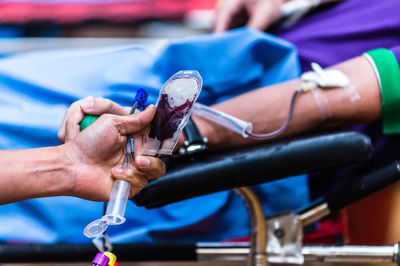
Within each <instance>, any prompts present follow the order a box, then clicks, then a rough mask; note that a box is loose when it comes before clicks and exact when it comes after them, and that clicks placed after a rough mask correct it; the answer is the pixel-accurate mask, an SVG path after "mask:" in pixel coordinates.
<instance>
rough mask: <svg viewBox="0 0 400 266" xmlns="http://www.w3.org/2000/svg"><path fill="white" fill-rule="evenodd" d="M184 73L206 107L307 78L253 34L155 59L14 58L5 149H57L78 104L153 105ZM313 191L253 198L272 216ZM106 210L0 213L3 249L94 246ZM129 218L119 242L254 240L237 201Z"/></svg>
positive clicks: (2, 118)
mask: <svg viewBox="0 0 400 266" xmlns="http://www.w3.org/2000/svg"><path fill="white" fill-rule="evenodd" d="M183 69H196V70H198V71H199V72H200V74H201V75H202V77H203V80H204V88H203V90H202V93H201V95H200V98H199V101H200V102H202V103H205V104H212V103H216V102H219V101H223V100H226V99H229V98H231V97H233V96H235V95H238V94H241V93H244V92H246V91H249V90H252V89H254V88H258V87H262V86H265V85H269V84H273V83H277V82H280V81H284V80H288V79H292V78H296V77H298V76H299V74H300V69H299V64H298V58H297V53H296V51H295V49H294V47H293V46H292V45H291V44H289V43H287V42H285V41H283V40H281V39H278V38H276V37H273V36H270V35H267V34H265V33H261V32H258V31H255V30H250V29H239V30H234V31H231V32H228V33H224V34H219V35H212V34H211V35H203V36H196V37H191V38H188V39H184V40H179V41H175V42H172V43H170V44H168V45H167V46H166V47H165V48H164V49H161V50H159V51H158V52H157V53H154V52H150V51H148V50H147V49H146V48H145V47H139V46H131V47H126V46H125V47H113V48H107V49H105V48H91V49H68V50H54V51H45V52H32V53H27V54H17V55H14V56H10V57H7V58H2V59H0V95H1V97H0V148H1V149H24V148H35V147H43V146H52V145H59V144H60V143H59V141H58V140H57V137H56V135H57V131H58V128H59V126H60V124H61V121H62V118H63V115H64V113H65V111H66V110H67V108H68V106H69V105H70V104H71V103H72V102H74V101H76V100H78V99H81V98H84V97H86V96H88V95H92V96H94V97H106V98H109V99H111V100H114V101H116V102H118V103H120V104H122V105H130V101H131V100H132V98H133V96H134V94H135V91H136V90H137V89H138V88H145V89H146V90H147V91H148V92H149V94H150V96H149V101H150V102H152V103H154V102H155V101H156V98H157V96H158V91H159V89H160V88H161V86H162V84H163V83H164V82H165V81H166V80H167V79H168V78H169V77H170V76H171V75H172V74H174V73H175V72H177V71H179V70H183ZM258 104H263V103H258ZM238 108H239V107H238ZM263 115H265V114H263ZM268 115H273V114H268ZM282 163H284V162H282ZM27 178H29V177H27ZM306 183H307V182H306V176H301V177H297V178H291V179H290V180H285V181H278V182H274V183H270V184H264V185H260V186H257V187H256V191H257V193H258V194H259V195H260V196H261V198H262V201H263V204H264V205H265V208H266V211H267V213H269V214H271V213H273V212H275V211H278V210H286V209H292V208H296V207H299V206H301V205H303V204H306V203H307V202H308V189H307V184H306ZM102 208H103V204H102V203H98V202H89V201H85V200H81V199H77V198H72V197H53V198H41V199H33V200H28V201H24V202H20V203H15V204H8V205H4V206H0V241H31V242H44V243H55V242H88V241H89V239H87V238H85V237H84V236H83V234H82V230H83V228H84V227H85V226H86V224H88V223H89V222H91V221H92V220H94V219H97V218H99V217H101V215H102ZM126 218H127V222H126V223H125V224H123V225H120V226H114V227H111V228H110V229H109V231H108V232H109V234H110V236H111V238H112V240H114V241H119V242H129V241H164V240H165V241H208V240H221V239H227V238H233V237H238V236H243V235H246V234H247V233H248V221H247V214H246V213H245V208H244V206H243V203H241V201H240V200H239V198H238V197H237V196H235V195H234V194H233V193H232V192H221V193H216V194H212V195H208V196H203V197H199V198H195V199H191V200H186V201H183V202H179V203H175V204H171V205H169V206H165V207H163V208H159V209H154V210H146V209H144V208H139V207H137V206H135V205H134V204H133V203H129V204H128V207H127V211H126Z"/></svg>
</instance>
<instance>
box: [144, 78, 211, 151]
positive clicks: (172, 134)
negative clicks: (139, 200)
mask: <svg viewBox="0 0 400 266" xmlns="http://www.w3.org/2000/svg"><path fill="white" fill-rule="evenodd" d="M202 85H203V81H202V79H201V76H200V74H199V72H197V71H195V70H184V71H179V72H177V73H176V74H174V75H173V76H172V77H171V78H169V79H168V80H167V82H166V83H165V84H164V86H163V87H162V89H161V91H160V94H159V97H158V100H157V103H156V107H157V112H156V115H155V117H154V119H153V121H152V123H151V126H150V131H149V133H148V134H147V135H146V136H145V137H144V139H143V149H142V154H144V155H151V156H154V155H156V154H159V155H171V154H172V152H173V150H174V147H175V146H176V144H177V142H178V140H179V137H180V135H181V133H182V130H183V128H184V127H185V125H186V123H187V121H188V120H189V117H190V114H191V110H192V107H193V105H194V103H195V102H196V100H197V98H198V96H199V94H200V92H201V88H202Z"/></svg>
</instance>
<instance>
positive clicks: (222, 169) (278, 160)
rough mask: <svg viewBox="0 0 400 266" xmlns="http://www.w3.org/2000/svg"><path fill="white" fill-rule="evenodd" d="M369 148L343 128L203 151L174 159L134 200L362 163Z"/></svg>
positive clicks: (174, 197)
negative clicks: (190, 157)
mask: <svg viewBox="0 0 400 266" xmlns="http://www.w3.org/2000/svg"><path fill="white" fill-rule="evenodd" d="M371 151H372V148H371V141H370V139H369V138H368V137H367V136H365V135H363V134H361V133H357V132H341V133H331V134H325V135H319V136H313V137H307V138H301V139H294V140H286V141H281V142H276V143H270V144H261V143H260V145H257V146H253V147H250V148H246V149H240V150H235V151H229V152H223V153H216V154H205V155H204V154H203V155H201V156H200V158H197V159H195V160H192V161H182V162H177V163H175V164H173V165H172V167H171V168H170V169H168V171H167V174H166V175H165V176H164V177H161V178H159V179H156V180H154V181H152V182H150V183H149V184H148V185H147V186H146V187H145V188H144V189H143V190H142V191H141V192H140V193H139V194H137V195H136V196H135V197H134V198H133V201H134V202H135V203H136V204H137V205H138V206H145V207H146V208H155V207H160V206H163V205H166V204H169V203H172V202H177V201H181V200H184V199H188V198H193V197H196V196H200V195H205V194H209V193H214V192H218V191H222V190H227V189H232V188H235V187H241V186H251V185H257V184H261V183H265V182H269V181H273V180H277V179H281V178H285V177H290V176H294V175H299V174H304V173H309V172H312V171H316V170H321V169H324V168H327V167H332V166H339V165H344V164H349V163H353V162H358V161H361V160H363V159H366V158H368V157H369V156H370V154H371Z"/></svg>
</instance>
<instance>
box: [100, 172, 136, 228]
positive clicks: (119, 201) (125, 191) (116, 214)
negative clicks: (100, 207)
mask: <svg viewBox="0 0 400 266" xmlns="http://www.w3.org/2000/svg"><path fill="white" fill-rule="evenodd" d="M130 190H131V185H130V184H129V183H128V182H126V181H123V180H116V181H115V182H114V185H113V188H112V192H111V196H110V200H109V201H108V205H107V211H106V215H104V216H103V218H102V219H103V220H105V221H107V222H108V223H109V224H110V225H116V224H122V223H124V222H125V209H126V204H127V203H128V199H129V192H130Z"/></svg>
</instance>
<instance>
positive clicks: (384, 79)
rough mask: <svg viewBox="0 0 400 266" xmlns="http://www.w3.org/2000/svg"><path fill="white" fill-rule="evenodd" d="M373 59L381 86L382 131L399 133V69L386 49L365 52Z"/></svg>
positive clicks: (394, 59) (395, 60)
mask: <svg viewBox="0 0 400 266" xmlns="http://www.w3.org/2000/svg"><path fill="white" fill-rule="evenodd" d="M366 54H367V55H369V56H370V58H371V59H372V60H373V61H374V63H375V67H376V70H377V71H378V74H379V77H377V78H378V80H380V86H381V99H382V114H381V117H382V120H383V133H384V134H396V133H400V69H399V64H398V62H397V59H396V56H395V55H394V54H393V53H392V52H391V51H390V50H388V49H384V48H379V49H375V50H371V51H368V52H366Z"/></svg>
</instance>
